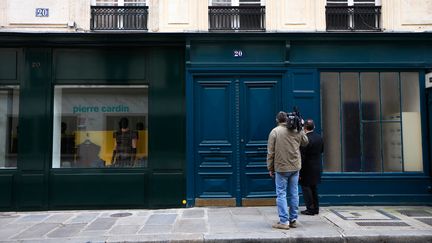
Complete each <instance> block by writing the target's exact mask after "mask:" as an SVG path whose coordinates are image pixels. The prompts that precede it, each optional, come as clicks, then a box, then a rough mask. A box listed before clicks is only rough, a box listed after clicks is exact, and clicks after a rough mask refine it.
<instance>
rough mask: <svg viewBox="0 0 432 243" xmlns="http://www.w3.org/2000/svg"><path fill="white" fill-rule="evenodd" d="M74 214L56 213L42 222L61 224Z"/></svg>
mask: <svg viewBox="0 0 432 243" xmlns="http://www.w3.org/2000/svg"><path fill="white" fill-rule="evenodd" d="M73 216H74V214H65V213H56V214H53V215H51V216H49V217H48V218H47V219H45V220H44V223H63V222H65V221H67V220H68V219H70V218H71V217H73Z"/></svg>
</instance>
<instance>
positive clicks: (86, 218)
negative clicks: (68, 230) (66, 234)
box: [66, 213, 100, 224]
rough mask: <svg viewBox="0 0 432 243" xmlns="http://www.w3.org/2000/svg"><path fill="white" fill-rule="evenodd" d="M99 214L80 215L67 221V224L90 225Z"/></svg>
mask: <svg viewBox="0 0 432 243" xmlns="http://www.w3.org/2000/svg"><path fill="white" fill-rule="evenodd" d="M99 214H100V213H81V214H78V215H76V216H75V217H73V218H72V219H70V220H68V221H67V222H66V223H67V224H80V223H90V222H91V221H93V220H94V219H95V218H96V217H98V216H99Z"/></svg>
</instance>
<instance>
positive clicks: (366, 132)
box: [362, 122, 382, 172]
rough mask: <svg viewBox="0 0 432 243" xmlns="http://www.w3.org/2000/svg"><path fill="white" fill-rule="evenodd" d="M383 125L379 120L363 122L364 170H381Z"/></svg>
mask: <svg viewBox="0 0 432 243" xmlns="http://www.w3.org/2000/svg"><path fill="white" fill-rule="evenodd" d="M380 138H381V126H380V123H379V122H373V123H372V122H369V123H363V140H362V143H363V144H362V149H363V151H362V155H363V157H362V160H363V161H362V164H363V165H362V166H363V170H362V171H364V172H381V171H382V168H381V167H382V166H381V140H380Z"/></svg>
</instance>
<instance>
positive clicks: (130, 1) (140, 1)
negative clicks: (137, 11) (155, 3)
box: [124, 0, 146, 6]
mask: <svg viewBox="0 0 432 243" xmlns="http://www.w3.org/2000/svg"><path fill="white" fill-rule="evenodd" d="M124 5H125V6H145V5H146V1H145V0H124Z"/></svg>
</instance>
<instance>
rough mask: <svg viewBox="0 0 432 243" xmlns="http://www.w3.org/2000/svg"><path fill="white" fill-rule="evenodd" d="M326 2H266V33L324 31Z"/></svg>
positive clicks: (315, 0)
mask: <svg viewBox="0 0 432 243" xmlns="http://www.w3.org/2000/svg"><path fill="white" fill-rule="evenodd" d="M325 4H326V0H279V1H266V24H267V26H266V29H267V30H268V31H272V32H273V31H277V32H285V31H317V30H318V31H322V30H325Z"/></svg>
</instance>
